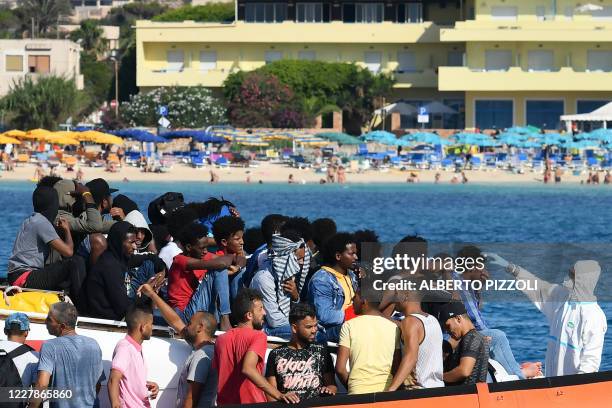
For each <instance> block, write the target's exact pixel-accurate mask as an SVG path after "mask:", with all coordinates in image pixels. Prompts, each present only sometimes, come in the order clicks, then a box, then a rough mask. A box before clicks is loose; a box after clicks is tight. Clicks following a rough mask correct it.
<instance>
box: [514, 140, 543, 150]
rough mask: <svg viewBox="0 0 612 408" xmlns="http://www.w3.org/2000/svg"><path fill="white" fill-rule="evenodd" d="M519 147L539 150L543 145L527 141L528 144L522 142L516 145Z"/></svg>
mask: <svg viewBox="0 0 612 408" xmlns="http://www.w3.org/2000/svg"><path fill="white" fill-rule="evenodd" d="M516 146H517V147H521V148H525V149H529V148H533V147H535V148H538V147H542V145H541V144H540V143H538V142H534V141H526V142H520V143H518V144H516Z"/></svg>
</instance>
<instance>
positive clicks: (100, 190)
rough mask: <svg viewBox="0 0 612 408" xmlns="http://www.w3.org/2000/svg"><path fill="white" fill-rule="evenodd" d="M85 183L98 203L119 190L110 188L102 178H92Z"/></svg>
mask: <svg viewBox="0 0 612 408" xmlns="http://www.w3.org/2000/svg"><path fill="white" fill-rule="evenodd" d="M85 185H86V186H87V188H89V191H90V192H91V196H92V197H93V199H94V201H95V202H96V204H98V205H99V204H100V203H101V202H102V200H103V199H104V198H105V197H108V196H109V195H111V194H112V193H114V192H116V191H119V190H117V189H116V188H110V186H109V185H108V183H107V182H106V180H104V179H103V178H97V179H93V180H91V181H90V182H89V183H86V184H85Z"/></svg>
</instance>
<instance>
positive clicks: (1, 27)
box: [0, 7, 21, 38]
mask: <svg viewBox="0 0 612 408" xmlns="http://www.w3.org/2000/svg"><path fill="white" fill-rule="evenodd" d="M20 27H21V23H20V21H19V17H18V16H17V15H16V14H15V13H14V12H13V11H12V10H10V9H8V8H6V7H2V8H0V38H15V37H16V33H17V32H18V30H19V29H20Z"/></svg>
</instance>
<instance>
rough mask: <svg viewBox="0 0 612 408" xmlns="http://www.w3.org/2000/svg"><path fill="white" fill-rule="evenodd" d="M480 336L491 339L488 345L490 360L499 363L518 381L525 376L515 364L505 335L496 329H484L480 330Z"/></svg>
mask: <svg viewBox="0 0 612 408" xmlns="http://www.w3.org/2000/svg"><path fill="white" fill-rule="evenodd" d="M480 334H482V335H483V336H485V337H491V343H490V345H489V351H490V355H491V358H492V359H493V360H495V361H497V362H499V364H501V365H502V366H503V367H504V369H505V370H506V371H507V372H508V374H514V375H517V376H518V377H519V378H520V379H524V378H525V376H524V375H523V372H522V371H521V367H520V366H519V364H518V363H517V362H516V359H515V358H514V354H512V349H511V348H510V343H509V342H508V338H507V337H506V333H504V332H503V331H501V330H498V329H485V330H481V331H480Z"/></svg>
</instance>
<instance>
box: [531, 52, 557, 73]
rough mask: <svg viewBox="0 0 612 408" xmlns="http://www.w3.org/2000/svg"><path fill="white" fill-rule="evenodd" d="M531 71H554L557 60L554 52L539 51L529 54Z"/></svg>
mask: <svg viewBox="0 0 612 408" xmlns="http://www.w3.org/2000/svg"><path fill="white" fill-rule="evenodd" d="M527 65H528V70H529V71H549V72H550V71H552V70H553V69H554V67H555V58H554V54H553V52H552V51H547V50H538V51H529V52H528V53H527Z"/></svg>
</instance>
